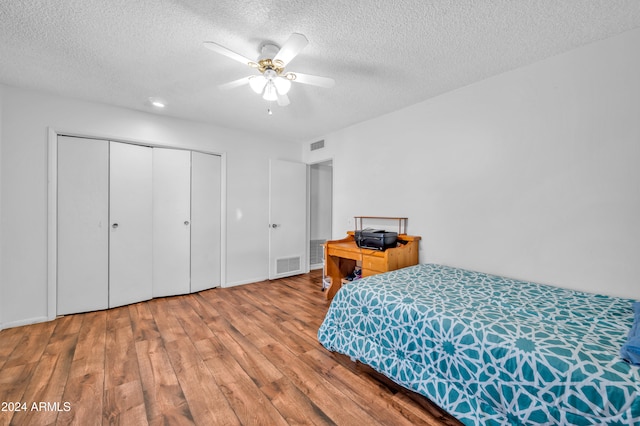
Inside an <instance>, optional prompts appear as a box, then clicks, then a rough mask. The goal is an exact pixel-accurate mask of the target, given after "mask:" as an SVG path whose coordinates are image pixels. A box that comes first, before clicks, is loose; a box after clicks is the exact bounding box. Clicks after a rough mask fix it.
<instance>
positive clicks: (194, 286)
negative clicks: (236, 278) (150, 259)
mask: <svg viewBox="0 0 640 426" xmlns="http://www.w3.org/2000/svg"><path fill="white" fill-rule="evenodd" d="M191 155H192V156H191V292H196V291H200V290H205V289H208V288H213V287H218V286H220V232H221V230H220V224H221V215H220V208H221V207H220V202H221V160H220V157H219V156H217V155H209V154H202V153H200V152H193V153H192V154H191Z"/></svg>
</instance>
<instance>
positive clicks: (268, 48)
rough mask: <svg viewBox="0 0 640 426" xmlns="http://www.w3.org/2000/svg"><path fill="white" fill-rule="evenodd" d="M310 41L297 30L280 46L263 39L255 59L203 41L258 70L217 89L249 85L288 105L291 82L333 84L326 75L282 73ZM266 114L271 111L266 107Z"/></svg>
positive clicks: (319, 84)
mask: <svg viewBox="0 0 640 426" xmlns="http://www.w3.org/2000/svg"><path fill="white" fill-rule="evenodd" d="M308 43H309V40H307V38H306V37H305V36H304V35H302V34H298V33H293V34H291V36H290V37H289V39H288V40H287V41H286V42H285V44H284V45H283V46H282V47H281V48H280V47H279V46H277V45H275V44H273V43H271V42H265V43H262V45H261V46H260V52H261V54H260V56H259V57H258V59H257V60H256V61H254V60H251V59H249V58H246V57H245V56H243V55H240V54H238V53H236V52H234V51H232V50H229V49H227V48H226V47H224V46H221V45H219V44H218V43H214V42H212V41H205V42H204V45H205V47H207V48H209V49H211V50H213V51H214V52H216V53H219V54H221V55H224V56H226V57H228V58H231V59H234V60H236V61H238V62H241V63H243V64H245V65H249V66H250V67H251V68H255V69H257V70H258V71H259V72H260V74H258V75H250V76H248V77H243V78H240V79H238V80H234V81H231V82H229V83H226V84H222V85H220V86H219V88H220V89H223V90H224V89H233V88H235V87H239V86H243V85H245V84H248V85H249V87H251V89H252V90H253V91H254V92H256V93H257V94H259V95H262V98H263V99H265V100H267V101H270V102H272V101H276V102H277V103H278V105H280V106H287V105H289V97H288V96H287V93H288V92H289V89H290V88H291V82H297V83H302V84H310V85H313V86H319V87H326V88H329V87H332V86H333V85H334V84H335V81H334V80H333V79H332V78H328V77H319V76H317V75H309V74H302V73H299V72H291V71H289V72H285V71H284V69H285V67H286V66H287V64H289V62H291V60H292V59H293V58H295V57H296V56H297V55H298V53H300V52H301V51H302V49H304V48H305V46H306V45H307V44H308ZM269 113H271V110H270V109H269Z"/></svg>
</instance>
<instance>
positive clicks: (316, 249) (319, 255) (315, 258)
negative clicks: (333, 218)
mask: <svg viewBox="0 0 640 426" xmlns="http://www.w3.org/2000/svg"><path fill="white" fill-rule="evenodd" d="M326 242H327V240H311V241H310V242H309V265H322V259H323V257H324V253H323V252H324V246H323V244H324V243H326Z"/></svg>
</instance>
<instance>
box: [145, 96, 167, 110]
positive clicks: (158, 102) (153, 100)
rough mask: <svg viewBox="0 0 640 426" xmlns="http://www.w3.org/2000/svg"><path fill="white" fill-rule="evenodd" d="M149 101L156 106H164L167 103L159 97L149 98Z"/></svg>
mask: <svg viewBox="0 0 640 426" xmlns="http://www.w3.org/2000/svg"><path fill="white" fill-rule="evenodd" d="M149 102H150V103H151V105H153V106H154V107H156V108H164V107H165V106H166V105H167V104H166V102H165V101H164V100H162V99H160V98H153V97H152V98H149Z"/></svg>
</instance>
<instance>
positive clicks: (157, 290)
mask: <svg viewBox="0 0 640 426" xmlns="http://www.w3.org/2000/svg"><path fill="white" fill-rule="evenodd" d="M190 222H191V152H190V151H182V150H177V149H165V148H153V297H162V296H172V295H175V294H186V293H189V290H190V286H189V281H190V280H189V275H190V250H191V249H190V239H191V237H190V233H191V225H190Z"/></svg>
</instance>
